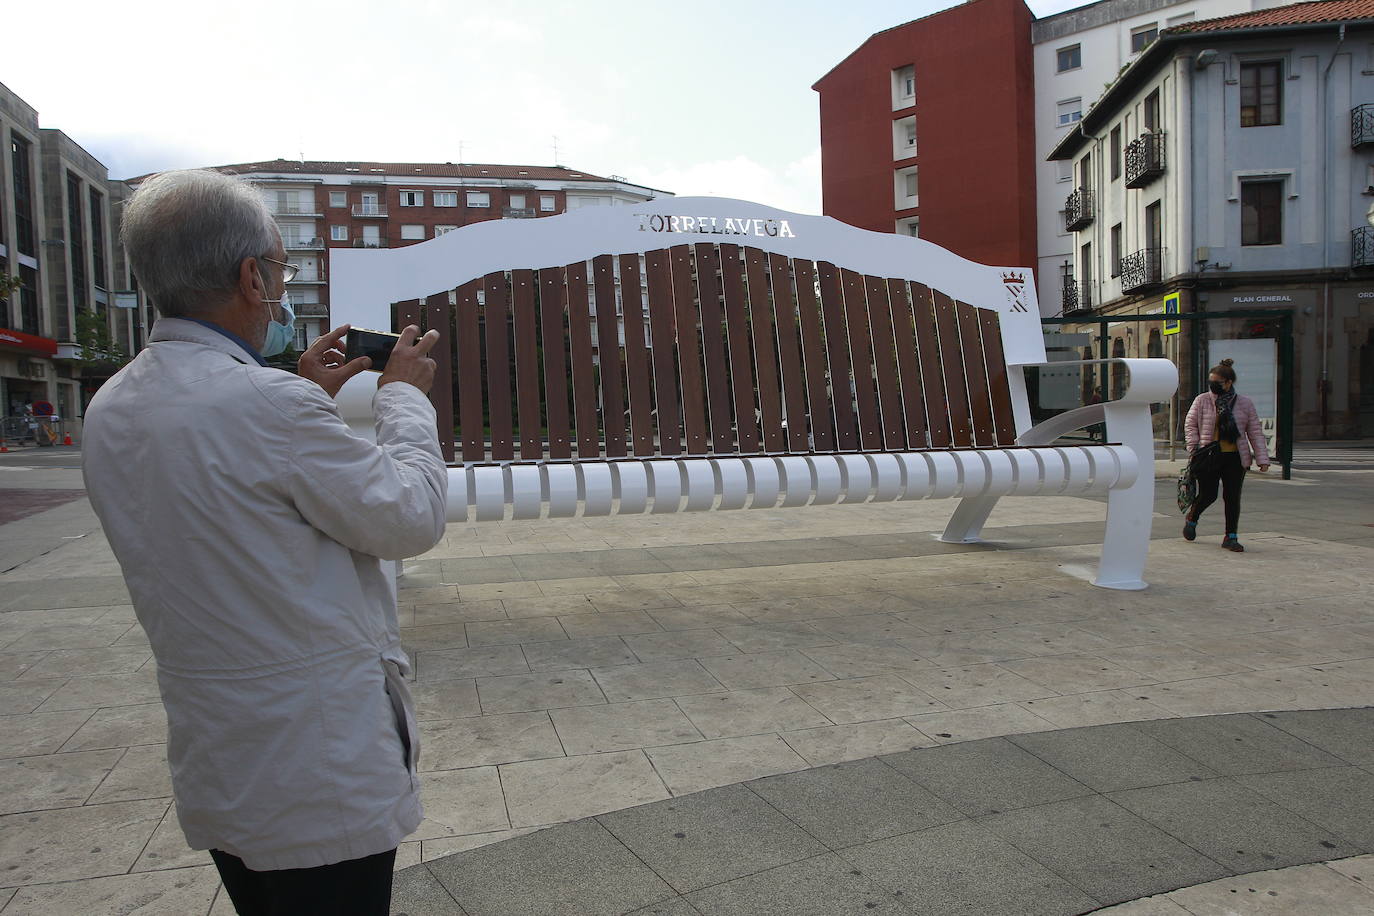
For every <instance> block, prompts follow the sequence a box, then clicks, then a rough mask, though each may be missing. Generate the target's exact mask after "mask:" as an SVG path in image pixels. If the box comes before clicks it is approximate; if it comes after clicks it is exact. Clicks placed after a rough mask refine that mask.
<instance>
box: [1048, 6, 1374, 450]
mask: <svg viewBox="0 0 1374 916" xmlns="http://www.w3.org/2000/svg"><path fill="white" fill-rule="evenodd" d="M1371 41H1374V0H1356V2H1339V0H1324V2H1316V3H1305V4H1297V5H1293V6H1287V7H1278V8H1273V9H1269V10H1264V11H1256V12H1250V13H1243V14H1238V15H1235V16H1230V17H1223V18H1218V19H1212V20H1202V21H1196V22H1191V23H1186V24H1182V25H1179V26H1177V27H1175V28H1172V29H1167V30H1165V31H1164V32H1162V33H1161V34H1160V37H1159V40H1158V42H1157V43H1156V44H1154V45H1152V46H1151V47H1150V48H1149V49H1147V50H1146V51H1145V53H1143V54H1142V55H1140V57H1139V59H1138V60H1136V61H1135V62H1134V63H1133V64H1132V65H1131V66H1130V67H1129V68H1127V70H1125V71H1124V72H1123V73H1122V74H1121V76H1120V78H1118V79H1117V80H1116V81H1115V82H1114V83H1113V84H1112V86H1111V87H1110V88H1109V89H1108V90H1107V92H1106V93H1105V94H1104V95H1103V97H1102V99H1101V100H1100V101H1099V102H1098V104H1097V105H1095V106H1093V107H1092V108H1091V109H1090V110H1089V111H1088V112H1087V113H1086V114H1085V116H1084V117H1083V119H1082V121H1081V122H1080V124H1079V129H1078V130H1076V131H1074V132H1073V133H1070V134H1067V135H1066V136H1065V137H1064V138H1063V139H1062V140H1061V141H1060V143H1059V144H1058V145H1057V146H1056V147H1055V148H1054V150H1053V151H1052V152H1051V154H1050V155H1051V158H1052V161H1053V162H1055V163H1068V164H1069V167H1070V168H1071V169H1072V172H1073V175H1074V185H1075V188H1074V191H1073V194H1074V195H1078V196H1079V198H1080V201H1081V203H1080V204H1077V205H1071V206H1070V207H1069V226H1070V228H1071V230H1072V236H1071V238H1072V243H1071V249H1070V250H1071V252H1072V255H1071V265H1072V266H1071V273H1070V274H1069V275H1067V276H1066V282H1065V284H1064V288H1063V292H1062V294H1061V299H1060V302H1061V304H1062V306H1063V308H1064V311H1065V313H1066V314H1069V315H1073V314H1083V315H1086V314H1098V315H1103V314H1105V315H1109V316H1110V315H1121V314H1127V313H1136V314H1157V313H1160V312H1163V311H1164V303H1165V299H1166V298H1167V297H1172V296H1177V302H1178V307H1179V308H1180V310H1181V311H1182V312H1183V313H1198V314H1205V315H1206V320H1205V321H1199V320H1196V319H1195V320H1192V321H1189V322H1187V323H1186V325H1185V326H1184V327H1183V328H1182V329H1181V333H1180V334H1179V335H1178V338H1177V339H1178V340H1179V341H1180V344H1179V345H1180V346H1182V347H1185V348H1188V347H1192V346H1196V347H1198V348H1199V349H1198V350H1197V351H1196V352H1201V353H1203V354H1204V355H1205V354H1207V353H1209V352H1212V348H1215V347H1216V346H1217V345H1218V342H1219V341H1226V342H1228V343H1227V345H1228V346H1233V347H1239V346H1242V344H1237V343H1234V342H1235V341H1247V340H1248V341H1259V342H1263V341H1267V340H1271V339H1274V338H1275V337H1276V334H1275V331H1276V327H1275V325H1274V324H1273V323H1271V322H1268V321H1266V320H1264V316H1263V314H1262V313H1264V312H1265V311H1266V310H1274V309H1283V310H1287V311H1289V312H1290V313H1291V315H1292V319H1291V320H1292V322H1293V325H1292V329H1293V330H1292V333H1293V337H1292V347H1293V355H1294V362H1293V365H1291V366H1289V367H1280V368H1279V369H1278V370H1277V371H1278V373H1279V374H1280V375H1283V374H1284V373H1287V374H1288V378H1289V380H1291V381H1292V383H1293V386H1294V390H1295V391H1296V403H1295V405H1294V420H1295V429H1294V434H1295V437H1296V438H1299V439H1302V438H1353V437H1359V436H1370V435H1374V226H1371V225H1370V222H1369V219H1368V211H1369V210H1370V202H1371V199H1372V198H1374V44H1371ZM1257 311H1258V312H1260V313H1261V314H1260V315H1259V316H1258V317H1256V316H1254V315H1251V316H1249V317H1246V318H1244V319H1240V318H1236V319H1228V318H1227V314H1228V313H1234V312H1251V313H1254V312H1257ZM1133 328H1134V329H1135V333H1134V334H1127V326H1126V324H1125V323H1122V324H1121V325H1120V326H1116V327H1115V328H1114V330H1113V331H1112V335H1111V336H1112V340H1111V343H1110V346H1111V352H1112V354H1113V355H1117V354H1120V355H1129V356H1135V355H1142V356H1143V355H1161V354H1157V353H1152V352H1150V351H1151V350H1152V349H1158V348H1159V347H1160V346H1161V345H1162V343H1163V341H1162V339H1161V335H1162V328H1160V327H1159V326H1153V325H1144V326H1133ZM1193 334H1197V335H1199V336H1200V337H1202V338H1205V339H1203V340H1199V341H1198V343H1197V344H1196V345H1194V344H1193V343H1192V341H1191V340H1190V336H1191V335H1193ZM1277 343H1278V341H1276V345H1277ZM1243 346H1244V348H1245V349H1247V351H1248V350H1249V349H1253V346H1259V347H1260V348H1261V349H1263V348H1264V347H1266V346H1267V344H1263V343H1258V344H1254V345H1252V344H1248V343H1247V344H1244V345H1243ZM1274 349H1276V350H1277V349H1278V348H1277V346H1276V347H1275V348H1274ZM1200 382H1201V380H1200V379H1198V378H1191V379H1189V378H1187V377H1186V376H1185V382H1184V384H1185V386H1191V387H1190V389H1188V390H1186V391H1185V392H1184V393H1192V392H1193V391H1195V390H1196V389H1197V388H1198V386H1199V385H1200ZM1254 384H1258V382H1257V380H1254V379H1252V385H1254ZM1244 387H1245V384H1244V379H1242V381H1241V388H1242V389H1244Z"/></svg>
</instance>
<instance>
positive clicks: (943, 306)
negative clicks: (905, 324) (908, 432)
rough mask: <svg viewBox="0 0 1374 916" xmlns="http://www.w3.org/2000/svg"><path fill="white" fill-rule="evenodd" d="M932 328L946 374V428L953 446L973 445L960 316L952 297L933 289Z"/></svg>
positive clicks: (941, 364) (968, 446)
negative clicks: (938, 343) (947, 426)
mask: <svg viewBox="0 0 1374 916" xmlns="http://www.w3.org/2000/svg"><path fill="white" fill-rule="evenodd" d="M934 297H935V330H936V332H937V333H938V334H939V335H940V368H941V369H942V370H943V372H944V376H945V400H946V401H947V402H948V404H949V431H950V435H951V437H952V438H953V440H954V441H953V443H952V444H953V445H955V446H956V447H962V448H971V447H972V446H973V424H972V423H971V422H970V420H969V409H968V388H967V384H968V382H967V380H966V379H965V377H964V351H963V349H962V347H961V345H960V343H959V316H958V315H956V314H955V311H954V300H953V299H951V298H949V297H948V296H946V295H945V294H944V293H942V292H940V291H939V290H936V291H935V292H934Z"/></svg>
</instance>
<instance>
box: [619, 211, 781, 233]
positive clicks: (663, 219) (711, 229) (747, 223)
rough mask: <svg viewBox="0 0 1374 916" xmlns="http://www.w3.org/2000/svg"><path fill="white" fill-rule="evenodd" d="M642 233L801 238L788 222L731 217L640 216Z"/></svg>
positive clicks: (656, 214)
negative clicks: (694, 233)
mask: <svg viewBox="0 0 1374 916" xmlns="http://www.w3.org/2000/svg"><path fill="white" fill-rule="evenodd" d="M636 215H637V216H638V217H639V231H640V232H700V233H703V234H705V235H767V236H773V237H774V238H784V239H792V238H796V237H797V234H796V233H795V232H793V231H792V227H791V226H790V225H788V223H787V220H785V219H737V218H735V217H732V216H727V217H725V218H724V219H721V218H720V217H716V216H663V215H661V214H658V213H654V214H645V213H640V214H636Z"/></svg>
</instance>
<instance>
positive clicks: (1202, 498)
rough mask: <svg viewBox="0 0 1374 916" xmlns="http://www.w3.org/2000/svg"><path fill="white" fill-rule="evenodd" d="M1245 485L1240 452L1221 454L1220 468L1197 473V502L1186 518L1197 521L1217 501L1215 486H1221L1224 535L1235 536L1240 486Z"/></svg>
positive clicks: (1238, 517)
mask: <svg viewBox="0 0 1374 916" xmlns="http://www.w3.org/2000/svg"><path fill="white" fill-rule="evenodd" d="M1243 483H1245V467H1244V465H1242V464H1241V463H1240V452H1222V453H1221V467H1220V468H1218V469H1217V470H1215V471H1213V472H1211V473H1210V474H1209V473H1207V472H1205V471H1199V472H1198V475H1197V502H1195V503H1193V511H1192V512H1191V513H1189V515H1188V517H1189V518H1191V519H1192V520H1193V521H1197V520H1198V519H1199V518H1201V517H1202V513H1203V512H1205V511H1206V510H1207V507H1208V506H1210V505H1211V504H1212V503H1214V502H1216V501H1217V485H1218V484H1220V485H1221V501H1222V504H1223V505H1224V506H1225V507H1226V533H1227V534H1235V533H1236V525H1237V524H1239V522H1240V486H1241V484H1243Z"/></svg>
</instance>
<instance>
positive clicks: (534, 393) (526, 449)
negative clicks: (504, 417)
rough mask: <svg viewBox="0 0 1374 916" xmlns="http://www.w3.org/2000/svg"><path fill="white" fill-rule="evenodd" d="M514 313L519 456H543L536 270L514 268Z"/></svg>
mask: <svg viewBox="0 0 1374 916" xmlns="http://www.w3.org/2000/svg"><path fill="white" fill-rule="evenodd" d="M510 286H511V317H512V319H513V326H514V329H515V331H514V333H515V414H516V422H517V423H518V425H519V427H520V458H521V460H523V461H530V460H533V459H536V458H542V457H543V456H544V435H543V433H542V432H541V427H542V426H543V422H542V421H541V419H540V416H539V343H538V333H539V332H538V327H537V325H536V323H535V314H534V271H532V270H512V271H511V272H510Z"/></svg>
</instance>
